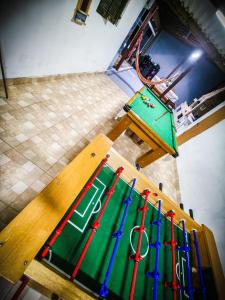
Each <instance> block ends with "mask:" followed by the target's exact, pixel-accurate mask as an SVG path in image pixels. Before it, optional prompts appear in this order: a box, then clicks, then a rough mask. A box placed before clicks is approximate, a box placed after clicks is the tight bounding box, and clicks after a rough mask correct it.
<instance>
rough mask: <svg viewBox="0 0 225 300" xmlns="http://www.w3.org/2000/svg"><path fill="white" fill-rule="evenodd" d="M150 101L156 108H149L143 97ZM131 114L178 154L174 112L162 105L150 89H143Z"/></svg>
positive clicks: (135, 100) (133, 103)
mask: <svg viewBox="0 0 225 300" xmlns="http://www.w3.org/2000/svg"><path fill="white" fill-rule="evenodd" d="M143 95H144V96H146V97H147V99H149V101H148V102H149V103H151V104H153V105H154V106H155V107H154V108H151V107H148V106H147V104H145V103H144V100H143V99H142V96H143ZM130 107H131V112H132V113H134V114H135V115H137V116H138V117H139V118H140V119H141V120H142V121H143V122H144V123H145V124H146V125H147V126H148V127H150V128H151V129H152V130H153V131H154V132H155V133H156V134H157V135H158V136H159V137H160V138H161V139H162V140H163V141H164V142H165V143H166V144H167V145H168V146H169V147H170V148H172V149H173V150H174V151H175V152H177V144H176V134H175V129H174V120H173V113H172V111H171V110H170V109H169V108H168V107H167V106H166V105H165V104H164V103H162V102H161V101H160V100H159V98H158V97H157V96H156V95H155V94H154V93H153V92H152V91H151V90H150V89H148V88H146V87H145V88H143V90H141V93H138V94H137V96H136V97H135V98H134V100H133V101H132V103H131V104H130Z"/></svg>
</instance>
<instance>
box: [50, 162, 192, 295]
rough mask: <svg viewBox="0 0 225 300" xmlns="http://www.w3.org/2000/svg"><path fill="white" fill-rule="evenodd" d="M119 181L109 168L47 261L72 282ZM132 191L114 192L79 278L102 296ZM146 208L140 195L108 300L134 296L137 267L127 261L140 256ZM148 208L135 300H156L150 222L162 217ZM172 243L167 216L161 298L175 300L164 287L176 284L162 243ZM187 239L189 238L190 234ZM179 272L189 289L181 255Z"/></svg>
mask: <svg viewBox="0 0 225 300" xmlns="http://www.w3.org/2000/svg"><path fill="white" fill-rule="evenodd" d="M114 178H115V172H114V171H112V170H111V168H110V167H108V166H105V167H104V168H103V169H102V171H101V172H100V174H99V176H98V177H97V178H96V180H95V181H94V185H93V187H92V188H91V189H90V190H89V191H88V193H87V194H86V196H85V197H84V199H83V200H82V202H81V204H80V205H79V206H78V208H77V210H76V211H75V212H74V214H73V216H72V217H71V219H70V220H69V222H68V223H67V225H66V226H65V228H64V230H63V233H62V234H61V235H60V236H59V238H58V239H57V241H56V242H55V244H54V245H53V248H52V250H51V251H50V253H49V254H48V255H47V257H46V259H45V260H44V261H45V263H47V264H48V265H50V266H51V267H53V268H54V269H56V270H57V271H58V272H60V273H61V274H63V275H65V276H66V277H70V275H71V274H72V271H73V267H74V265H75V263H76V262H77V259H78V257H79V256H80V254H81V251H82V249H83V247H84V244H85V242H86V240H87V238H88V235H89V233H90V225H91V224H92V223H93V221H94V220H95V219H96V217H97V215H98V213H99V212H100V210H101V207H102V204H103V203H104V200H105V198H106V196H105V193H106V191H107V190H108V189H109V187H110V186H111V184H112V182H113V180H114ZM129 191H130V185H129V184H128V183H126V182H125V181H123V180H122V179H119V181H118V184H117V186H116V189H115V193H114V194H113V196H112V198H111V199H110V201H109V204H108V206H107V208H106V211H105V213H104V215H103V218H102V220H101V226H100V228H99V229H98V231H97V232H96V234H95V236H94V238H93V241H92V243H91V245H90V247H89V249H88V251H87V254H86V256H85V258H84V260H83V263H82V265H81V268H80V271H79V272H78V276H77V278H76V279H77V281H79V282H80V283H81V284H83V285H84V286H86V287H87V288H88V289H89V290H91V291H93V292H94V293H97V294H98V292H99V288H100V286H101V283H103V281H104V277H105V274H106V270H107V267H108V264H109V260H110V257H111V254H112V250H113V246H114V243H115V239H114V238H112V237H111V235H112V233H113V232H116V231H117V230H118V228H119V226H120V223H121V219H122V215H123V211H124V204H123V200H125V199H126V198H127V197H128V194H129ZM143 204H144V199H143V198H142V196H140V194H138V193H137V192H136V191H135V192H134V194H133V199H132V202H131V204H130V206H129V210H128V215H127V219H126V222H125V226H124V230H123V235H122V238H121V240H120V244H119V248H118V252H117V255H116V259H115V263H114V266H113V270H112V273H111V277H110V280H109V285H108V288H109V296H108V299H128V297H129V290H130V284H131V279H132V272H133V266H134V262H133V261H132V260H129V259H128V257H129V255H132V254H134V253H135V249H136V247H137V239H138V233H137V232H134V229H135V228H136V227H138V225H140V223H141V215H142V214H141V212H137V208H138V207H142V206H143ZM162 205H163V203H162ZM148 208H149V209H148V211H147V214H146V219H145V227H146V230H145V232H144V234H143V240H142V247H141V255H142V257H143V259H142V260H141V261H140V263H139V268H138V275H137V282H136V289H135V298H134V299H137V300H140V299H152V293H153V279H151V278H146V276H145V273H146V272H147V271H153V270H154V263H155V249H152V248H149V243H154V242H155V241H156V230H157V226H152V225H150V222H151V221H152V220H156V218H157V207H156V208H155V207H153V206H152V205H151V204H150V203H149V205H148ZM174 230H175V240H176V241H177V242H178V245H180V246H182V245H183V235H182V230H181V229H180V228H179V227H177V226H175V228H174ZM170 238H171V236H170V221H169V220H168V219H166V218H165V217H164V216H163V215H162V225H161V234H160V240H161V245H162V246H161V248H160V261H159V273H160V276H161V277H160V280H159V284H158V299H168V300H169V299H172V291H171V289H170V288H165V287H164V284H163V282H164V281H165V280H166V281H171V279H172V267H171V248H170V247H166V246H164V244H163V242H164V241H170ZM188 239H190V236H189V235H188ZM176 271H177V282H181V283H182V285H184V286H186V282H185V281H186V265H185V256H184V254H183V253H182V252H178V251H176ZM177 299H188V296H187V295H186V294H185V292H181V291H178V292H177Z"/></svg>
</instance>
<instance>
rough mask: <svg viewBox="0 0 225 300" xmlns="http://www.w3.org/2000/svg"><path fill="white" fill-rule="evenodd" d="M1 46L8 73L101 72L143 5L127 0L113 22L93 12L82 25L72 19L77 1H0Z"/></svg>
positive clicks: (93, 7) (142, 1)
mask: <svg viewBox="0 0 225 300" xmlns="http://www.w3.org/2000/svg"><path fill="white" fill-rule="evenodd" d="M2 2H3V3H1V6H2V7H3V9H1V13H0V28H1V29H0V30H1V31H0V37H1V47H2V52H3V56H4V60H5V65H6V76H7V77H8V78H15V77H26V76H44V75H52V74H53V75H54V74H64V73H80V72H95V71H104V70H105V69H106V68H107V66H108V65H109V64H110V62H111V60H112V59H113V57H114V55H115V53H116V51H117V50H118V48H119V47H120V45H121V43H122V42H123V40H124V38H125V36H126V35H127V33H128V32H129V30H130V28H131V26H132V24H133V22H134V21H135V19H136V18H137V16H138V14H139V13H140V11H141V9H142V8H143V6H144V4H145V2H146V1H145V0H138V1H136V0H130V1H129V3H128V5H127V7H126V8H125V11H124V14H123V16H122V19H121V20H120V21H119V23H118V25H117V26H115V25H112V24H111V23H110V22H107V23H106V22H105V20H104V19H103V18H102V17H101V16H100V15H99V14H98V13H97V12H96V8H97V6H98V3H99V0H93V2H92V5H91V9H90V16H89V17H88V18H87V21H86V26H79V25H77V24H75V23H73V22H71V19H72V16H73V12H74V9H75V7H76V4H77V1H72V0H54V1H53V0H20V1H17V0H14V1H13V0H3V1H2Z"/></svg>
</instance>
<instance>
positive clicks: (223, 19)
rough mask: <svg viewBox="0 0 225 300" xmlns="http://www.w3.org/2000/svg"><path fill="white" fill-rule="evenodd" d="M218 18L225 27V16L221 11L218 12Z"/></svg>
mask: <svg viewBox="0 0 225 300" xmlns="http://www.w3.org/2000/svg"><path fill="white" fill-rule="evenodd" d="M216 16H217V18H218V19H219V21H220V23H221V24H222V25H223V26H224V27H225V16H224V14H223V13H222V11H221V10H217V11H216Z"/></svg>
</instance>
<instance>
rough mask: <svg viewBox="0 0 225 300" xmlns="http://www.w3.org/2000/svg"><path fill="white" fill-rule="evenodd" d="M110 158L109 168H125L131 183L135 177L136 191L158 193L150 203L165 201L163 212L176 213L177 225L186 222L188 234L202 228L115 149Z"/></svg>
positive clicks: (112, 150)
mask: <svg viewBox="0 0 225 300" xmlns="http://www.w3.org/2000/svg"><path fill="white" fill-rule="evenodd" d="M109 154H110V158H109V163H108V164H109V166H110V167H111V168H112V169H113V170H117V168H118V167H120V166H123V167H124V171H123V173H122V175H121V176H122V178H123V179H124V180H125V181H127V182H131V181H132V180H133V178H134V177H136V178H137V183H136V185H135V189H136V190H137V191H138V192H139V193H141V192H142V191H143V190H144V189H146V188H148V189H150V191H151V192H152V193H157V194H158V197H153V196H151V194H150V200H149V201H150V202H151V203H152V204H153V205H156V204H157V201H158V199H162V200H163V204H162V212H163V213H166V212H167V211H169V210H171V209H173V210H174V211H175V214H176V215H175V223H176V224H179V222H180V220H181V219H185V220H186V227H187V230H188V232H190V231H191V230H192V229H193V228H195V229H196V230H200V229H201V226H200V225H199V224H198V223H197V222H195V221H194V220H193V219H192V218H191V217H190V216H189V215H188V214H186V213H185V212H184V211H183V210H181V209H180V207H179V206H178V204H177V203H176V202H175V201H173V200H172V199H170V198H169V197H168V196H167V195H165V194H164V193H163V192H161V191H160V190H159V189H158V187H156V186H155V184H154V183H152V182H151V181H149V180H148V179H147V178H146V177H145V176H144V175H143V174H142V173H140V172H139V171H138V170H136V169H135V168H134V167H133V166H132V165H131V164H130V163H129V162H128V161H127V160H126V159H125V158H123V157H122V156H121V155H120V154H119V153H117V152H116V150H114V149H113V148H111V149H110V152H109Z"/></svg>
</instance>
